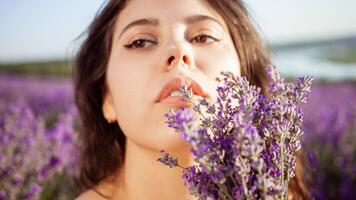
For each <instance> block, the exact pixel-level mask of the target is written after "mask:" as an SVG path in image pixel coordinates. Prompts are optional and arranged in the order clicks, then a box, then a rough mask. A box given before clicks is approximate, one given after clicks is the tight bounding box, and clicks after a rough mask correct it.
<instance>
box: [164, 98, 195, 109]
mask: <svg viewBox="0 0 356 200" xmlns="http://www.w3.org/2000/svg"><path fill="white" fill-rule="evenodd" d="M158 103H160V104H166V105H169V106H172V107H190V106H191V105H192V104H191V103H190V102H188V101H184V100H183V99H182V97H179V96H168V97H166V98H164V99H162V101H160V102H158Z"/></svg>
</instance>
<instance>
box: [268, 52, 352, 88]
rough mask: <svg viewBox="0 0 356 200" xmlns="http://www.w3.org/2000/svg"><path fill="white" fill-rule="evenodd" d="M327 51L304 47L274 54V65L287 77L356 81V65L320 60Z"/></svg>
mask: <svg viewBox="0 0 356 200" xmlns="http://www.w3.org/2000/svg"><path fill="white" fill-rule="evenodd" d="M325 51H327V49H325V48H321V47H305V48H296V49H287V50H279V51H276V52H275V56H274V63H275V64H276V65H277V67H278V69H279V71H280V72H281V73H282V74H283V75H284V76H287V77H293V78H294V77H298V76H305V75H311V76H314V77H315V78H316V79H323V80H331V81H339V80H356V63H352V64H349V63H337V62H331V61H328V60H326V59H322V58H320V55H322V54H323V53H324V52H325Z"/></svg>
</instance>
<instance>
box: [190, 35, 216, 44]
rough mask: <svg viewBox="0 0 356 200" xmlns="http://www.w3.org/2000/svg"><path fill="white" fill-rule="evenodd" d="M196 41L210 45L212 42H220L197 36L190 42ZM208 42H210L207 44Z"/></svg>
mask: <svg viewBox="0 0 356 200" xmlns="http://www.w3.org/2000/svg"><path fill="white" fill-rule="evenodd" d="M194 41H197V42H198V43H212V42H217V41H220V40H218V39H216V38H214V37H212V36H210V35H204V34H203V35H198V36H196V37H194V38H193V39H192V40H191V42H194ZM209 41H210V42H209Z"/></svg>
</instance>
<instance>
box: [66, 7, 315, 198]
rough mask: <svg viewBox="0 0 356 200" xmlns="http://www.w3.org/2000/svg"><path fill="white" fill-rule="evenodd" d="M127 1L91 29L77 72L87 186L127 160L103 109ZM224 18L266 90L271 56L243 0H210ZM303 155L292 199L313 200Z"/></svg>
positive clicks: (245, 69)
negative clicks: (108, 69)
mask: <svg viewBox="0 0 356 200" xmlns="http://www.w3.org/2000/svg"><path fill="white" fill-rule="evenodd" d="M127 2H128V0H110V1H108V2H107V3H106V4H105V6H104V7H103V8H102V9H101V10H100V11H99V13H98V14H97V16H96V17H95V19H94V21H93V22H92V23H91V25H90V26H89V28H88V30H87V32H86V33H87V35H86V39H85V40H84V42H83V44H82V46H81V48H80V50H79V52H78V54H77V57H76V63H75V68H74V72H73V76H74V83H75V98H76V104H77V107H78V110H79V115H80V118H81V122H82V129H81V130H80V140H81V142H82V152H81V158H80V177H79V180H80V182H81V184H82V185H83V186H84V188H85V189H89V188H92V187H93V186H95V185H97V184H98V183H99V182H100V181H102V180H105V179H106V178H108V177H109V176H111V175H113V174H114V173H115V172H116V171H117V169H118V168H119V167H121V165H122V162H123V157H124V155H125V140H126V139H125V136H124V134H123V132H122V130H121V129H120V128H119V126H118V125H117V124H109V123H108V122H107V121H106V120H105V118H104V115H103V113H102V103H103V94H104V92H105V73H106V66H107V63H108V60H109V57H110V53H111V43H112V36H113V29H114V23H115V21H116V19H117V16H118V14H119V13H120V11H121V10H122V9H124V7H125V5H126V4H127ZM207 2H208V3H209V4H210V5H211V6H212V7H213V8H214V9H215V10H216V11H218V12H219V14H220V15H221V16H222V17H223V18H224V20H225V21H226V23H227V25H228V27H229V30H230V34H231V37H232V39H233V42H234V45H235V48H236V50H237V53H238V56H239V59H240V64H241V74H242V75H243V76H246V77H247V78H248V80H249V81H250V82H251V83H252V84H254V85H257V86H259V87H261V88H262V91H263V92H264V93H266V85H267V83H268V77H267V74H266V71H265V67H266V66H267V65H268V64H270V57H269V54H268V52H267V51H266V48H265V47H264V46H263V42H262V41H261V40H260V38H259V36H258V34H257V32H256V30H255V29H254V27H253V25H252V23H251V21H250V16H249V14H248V12H247V9H246V7H245V5H244V4H243V2H242V1H241V0H207ZM302 162H303V159H302V157H301V154H300V153H298V154H297V172H296V176H295V177H294V178H293V179H292V181H291V182H290V185H289V188H290V191H292V192H291V193H292V195H293V199H310V196H309V193H308V191H307V188H306V185H305V182H304V177H303V168H302V166H303V164H302Z"/></svg>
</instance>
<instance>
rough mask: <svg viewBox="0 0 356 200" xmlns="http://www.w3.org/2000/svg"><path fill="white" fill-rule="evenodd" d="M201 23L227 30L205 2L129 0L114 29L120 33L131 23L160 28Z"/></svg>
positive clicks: (189, 0) (190, 0)
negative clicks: (212, 24)
mask: <svg viewBox="0 0 356 200" xmlns="http://www.w3.org/2000/svg"><path fill="white" fill-rule="evenodd" d="M137 21H138V22H137ZM201 21H210V22H213V23H217V24H219V25H220V26H222V27H223V28H224V29H227V26H226V23H225V21H224V19H223V18H222V17H221V16H220V14H219V13H218V12H217V11H215V10H214V9H213V8H212V7H211V6H210V5H209V3H208V2H207V1H205V0H130V1H129V2H128V4H127V6H126V7H125V8H124V9H123V10H122V11H121V13H119V15H118V19H117V21H116V27H117V29H119V30H121V31H122V30H124V29H127V27H128V26H129V25H130V24H132V23H133V22H136V24H149V25H154V26H161V25H164V24H167V23H184V24H189V22H191V23H193V22H201ZM134 24H135V23H134ZM121 31H120V32H121Z"/></svg>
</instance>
